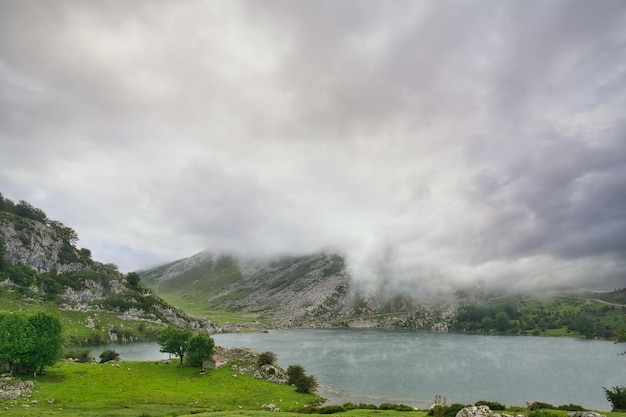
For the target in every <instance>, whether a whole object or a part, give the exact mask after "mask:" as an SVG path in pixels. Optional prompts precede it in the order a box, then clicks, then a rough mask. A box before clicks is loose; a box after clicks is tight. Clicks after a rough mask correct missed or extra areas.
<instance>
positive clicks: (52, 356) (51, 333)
mask: <svg viewBox="0 0 626 417" xmlns="http://www.w3.org/2000/svg"><path fill="white" fill-rule="evenodd" d="M28 322H29V324H30V325H31V326H32V328H33V329H34V341H33V344H34V346H36V347H37V348H36V352H35V353H34V355H33V356H32V359H33V363H32V365H34V366H35V367H37V368H39V372H40V373H41V372H43V367H44V366H52V365H54V364H55V363H56V361H57V359H58V358H59V356H60V355H61V348H62V346H63V329H62V327H61V322H60V321H59V319H58V318H56V317H54V316H53V315H51V314H48V313H44V312H38V313H35V314H34V315H32V316H30V317H29V318H28Z"/></svg>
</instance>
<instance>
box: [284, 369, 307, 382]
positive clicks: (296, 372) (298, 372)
mask: <svg viewBox="0 0 626 417" xmlns="http://www.w3.org/2000/svg"><path fill="white" fill-rule="evenodd" d="M303 375H305V372H304V368H303V367H302V366H300V365H298V364H292V365H289V367H288V368H287V383H288V384H289V385H295V384H296V381H297V380H298V378H300V377H301V376H303Z"/></svg>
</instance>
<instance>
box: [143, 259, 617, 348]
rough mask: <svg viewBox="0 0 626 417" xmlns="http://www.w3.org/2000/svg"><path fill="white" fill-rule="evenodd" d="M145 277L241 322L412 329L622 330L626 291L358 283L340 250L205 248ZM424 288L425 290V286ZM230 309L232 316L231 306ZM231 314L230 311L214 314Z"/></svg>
mask: <svg viewBox="0 0 626 417" xmlns="http://www.w3.org/2000/svg"><path fill="white" fill-rule="evenodd" d="M141 276H142V279H143V282H145V283H146V285H148V286H149V287H151V288H153V289H154V291H155V292H156V293H157V294H159V295H161V296H163V297H164V298H165V299H166V300H168V301H169V302H171V303H172V304H174V305H177V306H179V307H182V308H184V309H186V310H188V311H193V312H195V313H197V314H201V315H205V316H207V317H209V318H210V319H212V320H215V321H218V322H220V325H219V326H218V328H220V329H222V330H225V331H228V330H235V329H236V327H234V326H232V325H224V324H223V322H224V321H228V319H232V317H237V315H238V317H241V316H244V317H247V321H246V320H244V322H243V323H241V324H240V325H241V326H243V327H256V328H259V327H262V325H263V324H264V325H265V326H266V327H363V328H406V329H420V330H429V331H448V330H451V331H460V332H472V333H498V334H538V335H560V336H561V335H568V336H582V337H586V338H596V337H597V338H604V339H619V340H624V339H626V302H625V301H624V300H626V299H625V298H624V294H625V293H626V292H625V291H626V290H616V291H614V292H611V293H592V292H588V291H580V290H563V289H561V290H558V291H553V292H546V291H542V292H541V294H530V293H526V294H507V293H504V292H502V291H494V290H489V289H484V288H483V289H481V288H470V289H467V288H466V289H464V290H456V291H448V292H445V293H433V292H432V291H430V292H427V291H426V290H425V289H423V288H419V283H418V282H416V283H413V284H412V286H409V285H405V287H404V288H403V289H402V290H398V289H396V288H394V287H393V286H389V285H387V286H386V287H385V286H382V285H381V286H379V287H378V288H377V289H376V290H374V291H371V290H370V291H368V290H366V289H364V288H363V287H362V286H359V285H358V284H357V283H355V282H354V281H353V280H352V279H351V276H350V274H349V272H348V270H347V268H346V265H345V262H344V259H343V258H342V257H341V256H340V255H338V254H335V253H323V252H322V253H315V254H311V255H307V256H298V257H283V258H278V259H271V260H270V259H265V260H242V259H237V258H235V257H232V256H226V255H217V254H215V253H211V252H201V253H199V254H196V255H194V256H192V257H189V258H185V259H182V260H180V261H176V262H172V263H170V264H167V265H163V266H161V267H158V268H154V269H151V270H148V271H144V272H141ZM425 291H426V292H427V295H426V296H424V295H422V296H419V295H416V294H420V293H423V292H425ZM224 312H228V313H230V314H231V315H230V316H228V314H225V313H224ZM216 314H217V315H220V316H222V317H224V316H225V317H227V319H226V320H223V319H221V318H216V317H215V315H216Z"/></svg>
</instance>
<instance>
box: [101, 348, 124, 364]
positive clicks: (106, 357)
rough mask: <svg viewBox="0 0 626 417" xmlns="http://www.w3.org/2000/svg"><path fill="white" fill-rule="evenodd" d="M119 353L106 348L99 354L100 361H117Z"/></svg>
mask: <svg viewBox="0 0 626 417" xmlns="http://www.w3.org/2000/svg"><path fill="white" fill-rule="evenodd" d="M119 360H120V354H119V353H117V352H116V351H114V350H111V349H107V350H105V351H104V352H102V353H101V354H100V363H106V362H109V361H119Z"/></svg>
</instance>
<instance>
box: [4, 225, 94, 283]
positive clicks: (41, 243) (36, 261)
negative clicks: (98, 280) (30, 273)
mask: <svg viewBox="0 0 626 417" xmlns="http://www.w3.org/2000/svg"><path fill="white" fill-rule="evenodd" d="M0 239H2V240H3V242H4V259H5V260H6V261H7V262H9V263H11V264H21V265H24V266H27V267H29V268H33V269H35V270H36V271H39V272H43V271H52V270H54V271H56V272H58V273H64V272H72V271H79V270H84V269H89V263H88V262H77V261H74V262H71V261H68V262H63V259H61V258H60V256H59V254H60V253H61V251H62V249H63V248H64V247H66V248H68V250H69V251H72V252H78V251H77V250H76V249H75V248H72V247H71V246H70V247H68V246H67V242H65V241H64V239H63V238H62V237H61V236H60V235H59V232H58V231H57V229H55V228H54V227H51V226H50V225H48V224H45V223H41V222H38V221H34V220H30V219H25V218H22V217H18V216H15V215H13V214H10V213H0ZM76 257H77V258H78V256H76Z"/></svg>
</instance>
